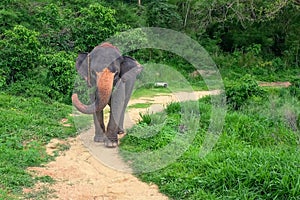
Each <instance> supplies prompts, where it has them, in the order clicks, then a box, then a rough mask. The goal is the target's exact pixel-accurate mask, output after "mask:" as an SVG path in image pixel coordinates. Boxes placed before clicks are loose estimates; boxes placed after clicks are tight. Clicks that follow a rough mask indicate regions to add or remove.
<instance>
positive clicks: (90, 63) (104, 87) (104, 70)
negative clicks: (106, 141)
mask: <svg viewBox="0 0 300 200" xmlns="http://www.w3.org/2000/svg"><path fill="white" fill-rule="evenodd" d="M122 61H123V57H122V56H121V54H120V52H119V50H118V49H117V48H116V47H115V46H113V45H111V44H110V43H103V44H101V45H100V46H97V47H95V48H94V49H93V50H92V51H91V52H90V53H81V54H79V55H78V58H77V60H76V69H77V71H78V73H79V74H80V75H81V76H82V77H83V78H84V79H85V80H86V81H87V83H88V85H89V86H95V87H96V95H95V97H96V98H95V101H94V102H93V103H92V104H90V105H85V104H83V103H82V102H81V101H80V100H79V99H78V95H77V94H76V93H75V94H73V95H72V102H73V104H74V106H75V107H76V108H77V109H78V110H79V111H80V112H82V113H85V114H93V113H95V112H96V111H100V110H103V108H104V107H105V106H106V105H107V104H108V102H109V100H110V96H111V92H112V88H113V82H114V77H115V76H116V75H117V74H119V73H120V65H121V62H122Z"/></svg>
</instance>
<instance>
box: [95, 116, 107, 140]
mask: <svg viewBox="0 0 300 200" xmlns="http://www.w3.org/2000/svg"><path fill="white" fill-rule="evenodd" d="M93 118H94V124H95V136H94V141H95V142H104V140H105V134H104V133H105V125H104V121H103V111H98V112H96V113H94V114H93Z"/></svg>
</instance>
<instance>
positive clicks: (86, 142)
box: [24, 91, 218, 200]
mask: <svg viewBox="0 0 300 200" xmlns="http://www.w3.org/2000/svg"><path fill="white" fill-rule="evenodd" d="M217 93H218V91H211V92H208V91H202V92H195V93H185V92H182V93H175V94H172V95H165V96H155V97H153V98H140V99H136V100H132V101H130V105H133V104H137V103H151V104H152V106H151V107H150V108H148V109H136V108H134V109H129V110H128V112H127V114H126V119H125V124H126V127H127V128H128V127H130V126H132V125H133V124H134V123H135V122H136V121H137V120H138V119H139V113H140V112H146V111H149V112H158V111H161V110H162V109H163V108H164V105H166V104H167V103H170V102H172V101H186V100H196V99H198V98H200V97H203V96H205V95H209V94H217ZM93 134H94V130H93V128H91V129H89V130H88V131H86V132H84V133H82V134H80V135H79V136H77V137H76V138H71V139H68V140H67V141H59V140H56V139H55V140H52V141H51V143H50V144H49V145H48V151H49V153H51V152H50V151H51V150H53V148H55V146H57V144H60V143H66V144H69V145H70V148H69V149H68V150H67V151H64V152H63V154H62V155H60V156H58V157H57V158H56V160H55V161H53V162H50V163H48V164H46V165H45V166H44V167H31V168H29V169H28V170H29V171H31V172H32V173H35V174H36V175H37V176H45V175H48V176H50V177H52V178H53V179H54V180H55V181H56V182H55V183H54V184H47V185H44V186H43V185H41V184H37V185H36V188H35V189H24V193H28V192H32V190H35V191H39V190H41V189H42V188H45V187H47V190H49V191H54V193H53V194H52V195H51V197H48V198H49V199H62V200H67V199H72V200H81V199H82V200H89V199H97V200H100V199H101V200H110V199H112V200H116V199H120V200H126V199H135V200H139V199H141V200H142V199H143V200H144V199H149V200H151V199H153V200H154V199H155V200H159V199H168V197H167V196H165V195H163V194H161V193H160V192H159V190H158V187H157V186H156V185H154V184H147V183H144V182H141V181H140V180H138V179H137V178H136V177H135V176H133V175H132V174H130V173H129V172H130V171H131V170H130V168H129V167H128V166H127V165H126V164H125V163H124V162H123V161H122V159H121V158H120V157H119V155H118V149H117V148H116V149H108V148H105V147H104V146H103V144H101V143H98V144H97V143H94V142H93V141H92V138H93ZM99 158H100V159H99Z"/></svg>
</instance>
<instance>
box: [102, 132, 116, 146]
mask: <svg viewBox="0 0 300 200" xmlns="http://www.w3.org/2000/svg"><path fill="white" fill-rule="evenodd" d="M106 137H107V138H105V140H104V144H105V146H106V147H108V148H116V147H117V146H118V145H119V140H118V135H117V134H107V135H106Z"/></svg>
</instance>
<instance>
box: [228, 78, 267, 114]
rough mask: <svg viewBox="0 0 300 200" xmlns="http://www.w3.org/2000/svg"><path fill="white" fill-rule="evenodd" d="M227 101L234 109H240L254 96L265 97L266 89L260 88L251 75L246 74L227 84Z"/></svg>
mask: <svg viewBox="0 0 300 200" xmlns="http://www.w3.org/2000/svg"><path fill="white" fill-rule="evenodd" d="M225 90H226V99H227V103H228V104H229V105H230V107H231V108H232V109H234V110H238V109H239V108H240V107H241V106H242V105H244V104H245V103H246V102H247V101H248V100H249V99H250V98H252V97H264V95H265V91H264V90H263V89H262V88H260V87H259V86H258V84H257V82H256V80H255V79H254V77H252V76H250V75H245V76H243V77H242V78H241V79H239V80H238V81H235V82H231V83H229V84H227V85H226V86H225Z"/></svg>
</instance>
